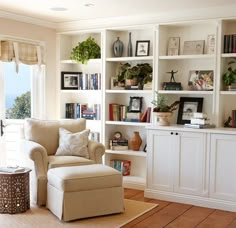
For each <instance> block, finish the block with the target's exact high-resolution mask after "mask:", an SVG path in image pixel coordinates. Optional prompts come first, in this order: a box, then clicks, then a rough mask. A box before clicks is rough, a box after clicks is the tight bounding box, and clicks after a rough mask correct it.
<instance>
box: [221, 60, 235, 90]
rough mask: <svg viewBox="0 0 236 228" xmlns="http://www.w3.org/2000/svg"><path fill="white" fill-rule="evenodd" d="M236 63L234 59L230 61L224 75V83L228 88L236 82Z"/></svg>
mask: <svg viewBox="0 0 236 228" xmlns="http://www.w3.org/2000/svg"><path fill="white" fill-rule="evenodd" d="M235 63H236V62H235V60H234V59H233V60H231V61H230V62H229V63H228V65H229V67H228V69H227V70H226V72H225V73H224V74H223V77H222V80H223V83H224V85H225V86H226V87H227V88H228V89H229V88H230V86H231V85H232V84H233V83H236V68H233V65H234V64H235Z"/></svg>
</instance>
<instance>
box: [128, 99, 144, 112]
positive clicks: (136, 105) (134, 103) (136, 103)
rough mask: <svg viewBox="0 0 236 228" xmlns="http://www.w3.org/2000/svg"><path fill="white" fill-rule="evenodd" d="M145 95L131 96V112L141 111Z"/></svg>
mask: <svg viewBox="0 0 236 228" xmlns="http://www.w3.org/2000/svg"><path fill="white" fill-rule="evenodd" d="M142 99H143V97H130V101H129V112H141V110H142Z"/></svg>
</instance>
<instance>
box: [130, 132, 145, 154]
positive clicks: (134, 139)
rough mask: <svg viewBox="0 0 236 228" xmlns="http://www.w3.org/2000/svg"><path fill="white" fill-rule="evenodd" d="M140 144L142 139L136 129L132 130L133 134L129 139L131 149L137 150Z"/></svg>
mask: <svg viewBox="0 0 236 228" xmlns="http://www.w3.org/2000/svg"><path fill="white" fill-rule="evenodd" d="M141 144H142V139H141V137H140V135H139V132H138V131H134V136H133V137H132V138H131V139H130V146H131V149H132V150H134V151H138V150H139V148H140V146H141Z"/></svg>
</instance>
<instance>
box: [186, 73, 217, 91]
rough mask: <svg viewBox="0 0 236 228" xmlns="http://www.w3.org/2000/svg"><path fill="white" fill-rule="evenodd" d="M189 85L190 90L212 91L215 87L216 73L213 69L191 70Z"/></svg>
mask: <svg viewBox="0 0 236 228" xmlns="http://www.w3.org/2000/svg"><path fill="white" fill-rule="evenodd" d="M188 86H189V89H190V90H205V91H212V90H213V89H214V74H213V71H212V70H191V71H190V73H189V81H188Z"/></svg>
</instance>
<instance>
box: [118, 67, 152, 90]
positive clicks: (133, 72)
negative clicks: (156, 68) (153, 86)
mask: <svg viewBox="0 0 236 228" xmlns="http://www.w3.org/2000/svg"><path fill="white" fill-rule="evenodd" d="M134 78H137V79H138V84H139V85H143V84H145V83H147V82H151V81H152V66H151V65H150V64H149V63H141V64H137V65H136V66H131V65H130V64H129V63H123V64H122V63H121V64H120V66H119V69H118V73H117V79H118V81H119V82H124V81H125V79H134Z"/></svg>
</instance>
